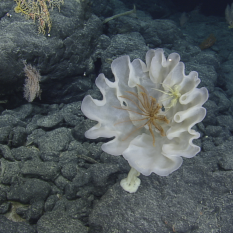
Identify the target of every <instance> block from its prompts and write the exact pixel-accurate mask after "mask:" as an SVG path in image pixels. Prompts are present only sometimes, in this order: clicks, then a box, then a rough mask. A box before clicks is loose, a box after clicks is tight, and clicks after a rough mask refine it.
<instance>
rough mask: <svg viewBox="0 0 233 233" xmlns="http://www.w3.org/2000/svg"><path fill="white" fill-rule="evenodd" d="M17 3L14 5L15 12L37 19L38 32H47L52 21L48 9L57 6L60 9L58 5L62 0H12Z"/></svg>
mask: <svg viewBox="0 0 233 233" xmlns="http://www.w3.org/2000/svg"><path fill="white" fill-rule="evenodd" d="M14 1H15V2H16V3H17V6H16V7H15V9H14V10H15V12H16V13H22V14H24V15H25V16H26V17H27V18H28V19H33V20H34V21H35V20H37V21H38V31H39V33H43V34H45V32H46V29H47V30H48V33H49V32H50V30H51V27H52V21H51V18H50V14H49V9H53V8H54V7H57V8H58V9H59V11H60V5H61V4H63V3H64V0H14Z"/></svg>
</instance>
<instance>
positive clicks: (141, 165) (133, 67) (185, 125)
mask: <svg viewBox="0 0 233 233" xmlns="http://www.w3.org/2000/svg"><path fill="white" fill-rule="evenodd" d="M111 68H112V72H113V74H114V76H115V82H110V81H109V80H108V79H107V78H105V76H104V75H103V74H100V75H99V76H98V77H97V79H96V85H97V87H98V88H99V89H100V91H101V93H102V95H103V100H96V99H92V97H91V96H86V97H85V98H84V100H83V102H82V106H81V109H82V111H83V113H84V114H85V115H86V116H87V117H88V118H90V119H92V120H95V121H97V122H98V124H97V125H95V126H94V127H92V128H91V129H89V130H88V131H87V132H86V134H85V136H86V137H87V138H91V139H94V138H98V137H106V138H111V137H114V139H113V140H111V141H109V142H107V143H105V144H103V146H102V149H103V151H105V152H107V153H109V154H112V155H123V156H124V158H125V159H126V160H128V162H129V164H130V166H131V167H133V168H135V169H136V170H137V171H139V172H140V173H142V174H144V175H150V174H151V173H152V172H154V173H156V174H158V175H161V176H166V175H168V174H170V173H171V172H173V171H175V170H177V169H178V168H179V167H180V166H181V164H182V157H187V158H191V157H193V156H195V155H196V154H197V153H198V152H199V151H200V147H198V146H196V145H194V144H193V142H192V141H193V139H197V138H199V137H200V134H199V133H198V132H196V131H195V130H193V129H192V127H193V126H194V125H195V124H196V123H198V122H200V121H202V120H203V118H204V117H205V115H206V110H205V108H203V107H202V105H203V104H204V103H205V102H206V100H207V99H208V91H207V89H206V88H205V87H202V88H200V89H198V88H197V86H198V84H199V83H200V79H199V78H198V73H197V72H194V71H193V72H191V73H190V74H189V75H185V73H184V64H183V63H182V62H180V56H179V54H177V53H172V54H170V55H169V56H168V58H167V59H166V58H165V56H164V52H163V50H162V49H157V50H149V51H148V52H147V54H146V64H145V63H144V62H143V61H141V60H140V59H136V60H134V61H133V62H130V58H129V56H122V57H119V58H117V59H116V60H114V61H113V62H112V65H111Z"/></svg>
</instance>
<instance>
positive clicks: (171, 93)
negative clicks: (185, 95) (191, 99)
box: [153, 84, 181, 110]
mask: <svg viewBox="0 0 233 233" xmlns="http://www.w3.org/2000/svg"><path fill="white" fill-rule="evenodd" d="M164 87H165V88H166V91H162V90H159V89H156V88H153V89H154V90H156V91H160V92H162V93H163V94H165V95H168V97H167V98H165V99H163V100H161V101H162V102H164V101H165V100H168V99H170V104H169V105H168V106H166V107H165V108H167V109H168V110H169V109H170V108H172V107H174V106H176V104H177V101H178V100H179V98H180V97H181V94H180V86H178V85H174V87H173V88H172V87H169V86H167V85H165V84H164Z"/></svg>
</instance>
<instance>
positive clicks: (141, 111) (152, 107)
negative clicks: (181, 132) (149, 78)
mask: <svg viewBox="0 0 233 233" xmlns="http://www.w3.org/2000/svg"><path fill="white" fill-rule="evenodd" d="M137 86H138V87H139V90H140V89H141V90H142V91H138V94H136V93H134V92H131V91H126V92H127V93H129V94H130V95H131V96H128V95H123V96H120V97H121V98H124V99H127V100H129V101H130V102H132V103H133V105H134V106H135V107H136V110H132V109H129V108H122V107H120V108H119V107H115V108H118V109H122V110H126V111H129V112H133V113H135V114H137V115H139V116H140V117H139V118H138V119H131V120H130V121H137V122H138V121H144V122H145V123H144V122H143V124H142V125H141V126H139V127H137V128H136V129H135V130H133V131H132V132H131V133H130V134H129V135H127V137H126V138H128V137H129V136H130V135H131V134H133V133H134V132H135V131H136V130H138V129H141V128H143V127H144V126H148V129H149V131H150V134H151V135H152V137H153V146H155V135H154V130H153V127H154V128H156V129H157V130H158V131H159V132H160V135H161V136H162V137H163V136H165V135H166V134H165V132H164V129H163V128H162V126H161V125H160V123H159V122H164V123H166V124H168V123H169V120H168V119H167V117H166V116H164V115H159V112H160V109H161V108H162V106H161V105H159V104H158V103H157V101H156V99H155V98H154V97H152V96H149V95H148V94H147V91H146V89H145V88H144V87H143V86H141V85H139V84H137ZM132 96H134V97H135V98H132ZM123 122H125V121H122V122H117V123H116V124H120V123H123ZM116 124H115V125H116ZM126 138H125V139H126ZM125 139H124V140H125Z"/></svg>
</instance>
